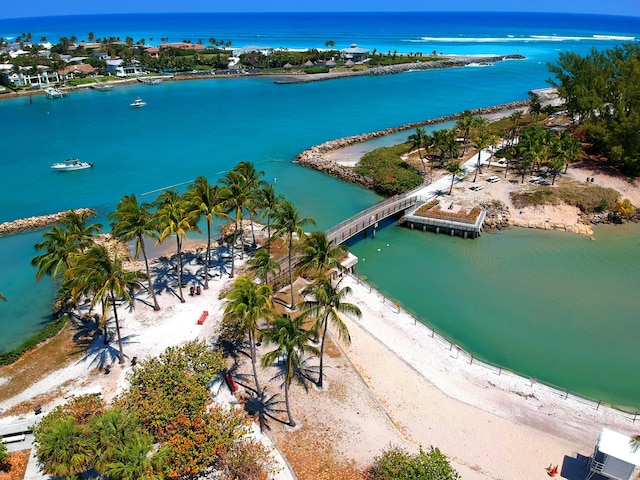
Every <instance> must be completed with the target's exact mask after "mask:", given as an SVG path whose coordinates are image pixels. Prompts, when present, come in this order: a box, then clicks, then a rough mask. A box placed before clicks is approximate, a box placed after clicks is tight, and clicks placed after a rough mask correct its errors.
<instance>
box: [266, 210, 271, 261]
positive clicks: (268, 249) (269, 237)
mask: <svg viewBox="0 0 640 480" xmlns="http://www.w3.org/2000/svg"><path fill="white" fill-rule="evenodd" d="M267 252H268V253H269V255H271V215H267Z"/></svg>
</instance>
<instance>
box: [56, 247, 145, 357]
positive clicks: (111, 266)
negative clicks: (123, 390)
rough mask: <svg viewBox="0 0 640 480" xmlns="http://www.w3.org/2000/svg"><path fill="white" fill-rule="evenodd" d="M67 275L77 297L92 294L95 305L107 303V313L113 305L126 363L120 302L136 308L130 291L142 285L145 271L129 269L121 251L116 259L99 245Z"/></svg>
mask: <svg viewBox="0 0 640 480" xmlns="http://www.w3.org/2000/svg"><path fill="white" fill-rule="evenodd" d="M67 274H68V276H69V279H70V286H71V293H72V295H73V296H74V298H77V296H78V295H80V294H87V293H92V294H93V295H92V298H91V308H93V307H94V306H95V305H96V304H97V303H98V301H101V302H103V305H104V308H105V311H104V313H103V316H105V315H106V309H108V308H109V305H111V306H112V308H113V318H114V321H115V324H116V334H117V336H118V350H119V358H118V362H119V363H121V364H122V363H124V352H123V351H122V336H121V335H120V323H119V320H118V308H117V302H118V301H122V300H124V302H126V303H127V304H128V305H129V307H130V308H133V307H134V305H133V298H132V297H131V294H130V293H129V291H130V290H134V289H137V288H138V287H140V283H139V282H138V280H140V279H142V278H145V275H144V273H142V272H141V271H138V270H133V271H125V270H124V268H123V267H122V261H121V260H120V258H118V256H117V254H116V255H115V257H114V258H113V259H112V258H111V256H110V255H109V252H107V249H106V248H104V247H103V246H102V245H95V246H93V247H91V248H90V249H89V250H88V251H86V252H85V253H84V254H83V255H82V256H79V257H78V258H77V261H76V262H74V264H73V266H72V267H71V268H70V269H69V270H68V272H67ZM105 337H106V332H105Z"/></svg>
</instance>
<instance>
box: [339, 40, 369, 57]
mask: <svg viewBox="0 0 640 480" xmlns="http://www.w3.org/2000/svg"><path fill="white" fill-rule="evenodd" d="M340 51H341V52H342V53H347V54H354V53H355V54H361V55H364V54H368V53H369V49H367V48H360V47H358V45H356V44H355V43H354V44H353V45H351V46H350V47H349V48H343V49H342V50H340Z"/></svg>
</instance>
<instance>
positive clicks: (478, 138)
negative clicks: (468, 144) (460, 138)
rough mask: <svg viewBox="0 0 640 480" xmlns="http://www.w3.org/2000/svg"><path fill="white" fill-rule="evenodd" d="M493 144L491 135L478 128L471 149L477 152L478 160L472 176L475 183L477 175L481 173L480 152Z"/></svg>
mask: <svg viewBox="0 0 640 480" xmlns="http://www.w3.org/2000/svg"><path fill="white" fill-rule="evenodd" d="M492 142H493V135H492V134H491V132H489V131H488V130H487V129H486V128H480V129H479V130H478V132H477V134H476V135H475V136H474V137H473V147H474V148H476V149H477V150H478V159H477V161H476V174H475V175H474V176H473V181H474V182H475V181H476V179H477V178H478V173H482V170H481V168H482V167H481V162H480V160H481V156H482V151H483V150H484V149H486V148H487V147H488V146H489V145H491V143H492Z"/></svg>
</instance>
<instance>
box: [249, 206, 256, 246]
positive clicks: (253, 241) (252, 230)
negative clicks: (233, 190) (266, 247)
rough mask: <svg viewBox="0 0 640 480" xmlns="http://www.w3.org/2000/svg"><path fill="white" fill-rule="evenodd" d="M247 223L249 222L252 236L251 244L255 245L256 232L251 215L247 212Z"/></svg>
mask: <svg viewBox="0 0 640 480" xmlns="http://www.w3.org/2000/svg"><path fill="white" fill-rule="evenodd" d="M249 223H250V224H251V237H252V245H253V247H255V246H256V245H257V244H256V232H255V230H254V228H253V215H251V214H249Z"/></svg>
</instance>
